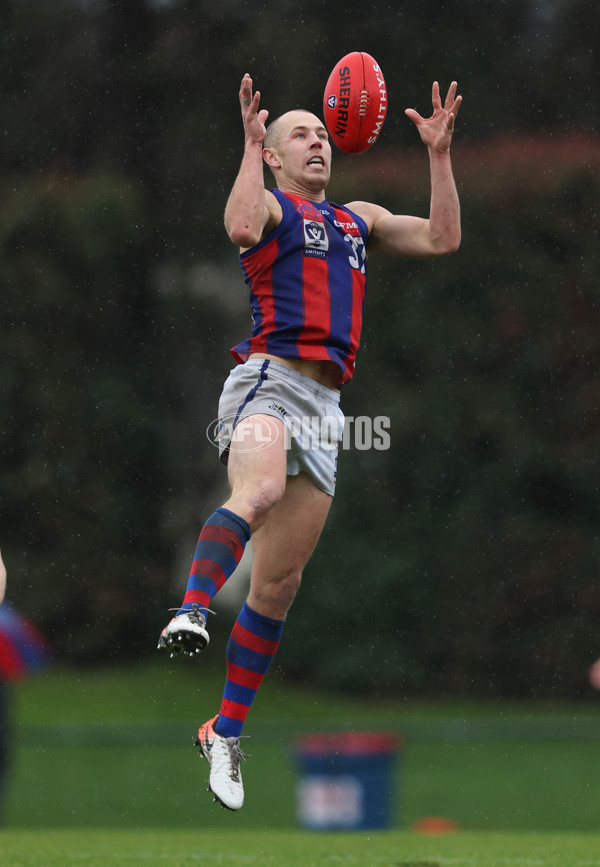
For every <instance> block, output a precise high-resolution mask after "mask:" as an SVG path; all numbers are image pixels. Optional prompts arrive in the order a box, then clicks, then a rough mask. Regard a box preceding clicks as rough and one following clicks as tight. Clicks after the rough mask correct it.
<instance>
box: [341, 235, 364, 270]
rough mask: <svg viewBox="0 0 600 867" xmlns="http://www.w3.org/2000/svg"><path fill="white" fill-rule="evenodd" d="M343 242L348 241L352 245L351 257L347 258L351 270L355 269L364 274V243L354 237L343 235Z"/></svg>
mask: <svg viewBox="0 0 600 867" xmlns="http://www.w3.org/2000/svg"><path fill="white" fill-rule="evenodd" d="M344 241H348V242H349V243H350V244H352V251H353V252H352V255H350V256H349V257H348V261H349V262H350V265H351V266H352V267H353V268H356V270H357V271H360V273H361V274H364V273H365V259H366V258H367V251H366V250H365V242H364V241H363V239H362V238H357V237H356V236H355V235H348V234H346V235H344Z"/></svg>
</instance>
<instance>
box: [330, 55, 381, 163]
mask: <svg viewBox="0 0 600 867" xmlns="http://www.w3.org/2000/svg"><path fill="white" fill-rule="evenodd" d="M386 112H387V89H386V86H385V80H384V78H383V73H382V71H381V69H380V67H379V64H378V63H377V61H376V60H375V59H374V58H373V57H371V55H370V54H367V53H366V52H365V51H352V52H351V53H350V54H346V56H345V57H342V59H341V60H340V62H339V63H336V65H335V67H334V68H333V71H332V73H331V75H330V76H329V79H328V81H327V86H326V87H325V93H324V94H323V114H324V115H325V125H326V126H327V130H328V132H329V135H330V136H331V139H332V141H333V142H335V144H336V145H337V146H338V147H339V148H340V150H342V151H344V153H347V154H363V153H364V152H365V151H367V150H369V148H370V147H371V146H372V145H374V144H375V142H376V141H377V139H378V137H379V133H380V132H381V127H382V126H383V121H384V120H385V114H386Z"/></svg>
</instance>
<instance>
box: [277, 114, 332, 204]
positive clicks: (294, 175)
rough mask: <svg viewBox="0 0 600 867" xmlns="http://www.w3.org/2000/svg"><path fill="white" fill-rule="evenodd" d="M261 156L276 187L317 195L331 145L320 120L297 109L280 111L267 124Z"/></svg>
mask: <svg viewBox="0 0 600 867" xmlns="http://www.w3.org/2000/svg"><path fill="white" fill-rule="evenodd" d="M263 158H264V160H265V162H266V164H267V165H268V166H269V168H270V169H271V171H272V173H273V176H274V177H275V181H276V182H277V185H278V186H280V187H282V188H283V189H285V190H286V191H290V192H293V191H297V192H298V193H300V194H302V193H303V192H307V193H312V194H317V195H318V194H319V193H321V192H322V191H324V190H325V187H326V186H327V183H328V181H329V175H330V172H331V145H330V143H329V136H328V135H327V130H326V128H325V125H324V123H323V121H322V120H321V119H320V118H319V117H317V116H316V115H315V114H313V113H312V112H310V111H305V110H304V109H299V108H298V109H294V110H293V111H288V112H286V113H285V114H282V115H281V116H280V117H278V118H276V119H275V120H274V121H272V123H270V124H269V127H268V129H267V135H266V138H265V141H264V145H263ZM296 187H297V189H296Z"/></svg>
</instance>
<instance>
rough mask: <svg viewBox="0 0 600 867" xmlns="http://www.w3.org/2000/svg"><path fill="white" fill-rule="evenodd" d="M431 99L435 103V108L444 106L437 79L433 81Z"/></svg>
mask: <svg viewBox="0 0 600 867" xmlns="http://www.w3.org/2000/svg"><path fill="white" fill-rule="evenodd" d="M431 101H432V103H433V107H434V109H435V108H441V107H442V100H441V99H440V85H439V82H437V81H434V82H433V87H432V88H431Z"/></svg>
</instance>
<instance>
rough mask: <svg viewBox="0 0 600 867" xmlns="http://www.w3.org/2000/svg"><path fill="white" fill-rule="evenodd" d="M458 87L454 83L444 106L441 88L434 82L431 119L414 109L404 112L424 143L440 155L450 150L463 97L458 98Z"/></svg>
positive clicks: (449, 89)
mask: <svg viewBox="0 0 600 867" xmlns="http://www.w3.org/2000/svg"><path fill="white" fill-rule="evenodd" d="M457 86H458V85H457V83H456V82H455V81H453V82H452V84H451V85H450V87H449V88H448V94H447V96H446V101H445V102H444V105H442V100H441V97H440V86H439V84H438V82H437V81H434V82H433V88H432V92H431V98H432V102H433V114H432V115H431V117H422V116H421V115H420V114H419V112H418V111H415V109H414V108H407V109H406V111H405V112H404V113H405V114H406V116H407V117H409V118H410V119H411V120H412V121H413V123H414V124H415V126H416V127H417V129H418V130H419V135H420V136H421V139H422V141H423V143H424V144H426V145H427V147H428V148H430V149H431V150H434V151H437V152H438V153H445V152H446V151H448V150H449V149H450V142H451V141H452V133H453V132H454V121H455V120H456V115H457V114H458V109H459V108H460V104H461V102H462V96H456V88H457Z"/></svg>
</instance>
